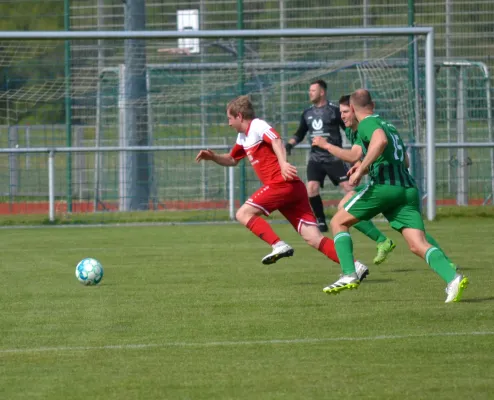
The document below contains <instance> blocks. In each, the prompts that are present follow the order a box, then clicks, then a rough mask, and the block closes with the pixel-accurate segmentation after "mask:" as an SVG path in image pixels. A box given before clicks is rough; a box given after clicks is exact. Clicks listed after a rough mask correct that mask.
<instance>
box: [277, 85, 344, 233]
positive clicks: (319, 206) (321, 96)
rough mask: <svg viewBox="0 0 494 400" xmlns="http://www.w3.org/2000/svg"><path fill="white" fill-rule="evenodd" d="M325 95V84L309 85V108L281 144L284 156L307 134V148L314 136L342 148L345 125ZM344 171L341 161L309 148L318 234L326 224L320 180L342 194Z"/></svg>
mask: <svg viewBox="0 0 494 400" xmlns="http://www.w3.org/2000/svg"><path fill="white" fill-rule="evenodd" d="M326 93H327V85H326V82H324V81H323V80H322V79H318V80H316V81H313V82H311V84H310V87H309V99H310V101H311V103H312V106H311V107H309V108H307V109H306V110H304V112H303V113H302V117H301V119H300V125H299V127H298V129H297V132H295V134H294V135H293V137H292V138H290V139H289V140H288V142H287V143H286V145H285V147H286V152H287V154H288V155H290V154H291V150H292V149H293V147H294V146H296V145H297V144H299V143H300V142H301V141H302V140H304V138H305V136H306V135H307V133H309V143H310V144H311V145H312V139H313V138H314V137H316V136H322V137H324V138H325V139H326V140H327V141H328V143H331V144H333V145H335V146H338V147H341V146H342V140H341V131H340V129H343V130H344V129H345V124H344V122H343V121H342V119H341V115H340V110H339V107H338V106H337V105H334V104H332V103H331V102H329V101H328V100H327V97H326ZM347 172H348V167H347V165H346V164H345V163H344V162H343V161H342V160H340V159H339V158H336V157H335V156H333V155H332V154H331V153H329V152H328V151H326V150H324V149H321V148H320V147H318V146H312V147H311V149H310V155H309V163H308V164H307V181H308V182H307V192H308V194H309V200H310V205H311V207H312V210H313V211H314V214H315V215H316V218H317V223H318V227H319V230H320V231H321V232H327V231H328V225H327V223H326V216H325V215H324V206H323V203H322V199H321V196H320V194H319V192H320V188H322V187H324V180H325V179H326V176H327V177H328V178H329V179H330V180H331V182H332V183H333V185H335V186H340V187H341V188H342V189H343V190H344V191H345V193H346V192H349V191H351V190H352V188H351V186H350V184H349V183H348V179H349V178H348V177H347Z"/></svg>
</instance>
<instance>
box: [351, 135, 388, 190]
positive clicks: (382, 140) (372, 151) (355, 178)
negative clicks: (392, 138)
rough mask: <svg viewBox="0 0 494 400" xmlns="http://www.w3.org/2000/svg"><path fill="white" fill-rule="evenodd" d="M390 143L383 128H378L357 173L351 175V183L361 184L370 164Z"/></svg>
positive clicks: (354, 184) (353, 184)
mask: <svg viewBox="0 0 494 400" xmlns="http://www.w3.org/2000/svg"><path fill="white" fill-rule="evenodd" d="M387 145H388V138H387V137H386V134H385V133H384V131H383V130H382V129H376V130H375V131H374V132H373V133H372V137H371V140H370V143H369V148H368V150H367V154H366V155H365V157H364V159H363V160H362V163H361V164H360V167H358V168H357V170H356V171H355V173H354V174H353V175H352V176H350V185H352V186H356V185H358V184H359V182H360V180H361V179H362V177H363V176H364V175H365V174H366V173H367V171H368V169H369V167H370V165H371V164H372V163H373V162H374V161H376V160H377V158H378V157H379V156H380V155H381V154H382V153H383V152H384V149H385V148H386V146H387Z"/></svg>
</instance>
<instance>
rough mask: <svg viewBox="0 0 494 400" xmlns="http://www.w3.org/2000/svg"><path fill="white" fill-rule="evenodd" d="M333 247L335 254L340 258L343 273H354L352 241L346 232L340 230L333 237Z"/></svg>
mask: <svg viewBox="0 0 494 400" xmlns="http://www.w3.org/2000/svg"><path fill="white" fill-rule="evenodd" d="M333 240H334V247H335V248H336V254H338V258H339V259H340V266H341V270H342V271H343V274H344V275H351V274H354V273H355V264H354V262H353V242H352V237H351V236H350V234H349V233H348V232H340V233H338V234H337V235H336V236H335V237H334V239H333Z"/></svg>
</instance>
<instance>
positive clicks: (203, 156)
mask: <svg viewBox="0 0 494 400" xmlns="http://www.w3.org/2000/svg"><path fill="white" fill-rule="evenodd" d="M203 160H204V161H213V162H215V163H216V164H218V165H222V166H224V167H234V166H236V165H237V164H238V160H235V159H234V158H233V157H232V156H231V155H230V154H229V153H225V154H217V153H215V152H214V151H213V150H211V149H207V150H201V151H199V153H197V156H196V162H201V161H203Z"/></svg>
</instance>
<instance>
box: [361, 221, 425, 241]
mask: <svg viewBox="0 0 494 400" xmlns="http://www.w3.org/2000/svg"><path fill="white" fill-rule="evenodd" d="M353 227H354V228H355V229H357V230H358V231H359V232H362V233H363V234H364V235H365V236H367V237H368V238H370V239H372V240H373V241H374V242H377V243H381V242H384V241H385V240H386V236H384V235H383V234H382V232H381V231H380V230H379V229H377V228H376V225H374V223H372V222H371V221H359V222H358V223H356V224H355V225H353ZM429 243H431V244H433V243H432V242H429Z"/></svg>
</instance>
